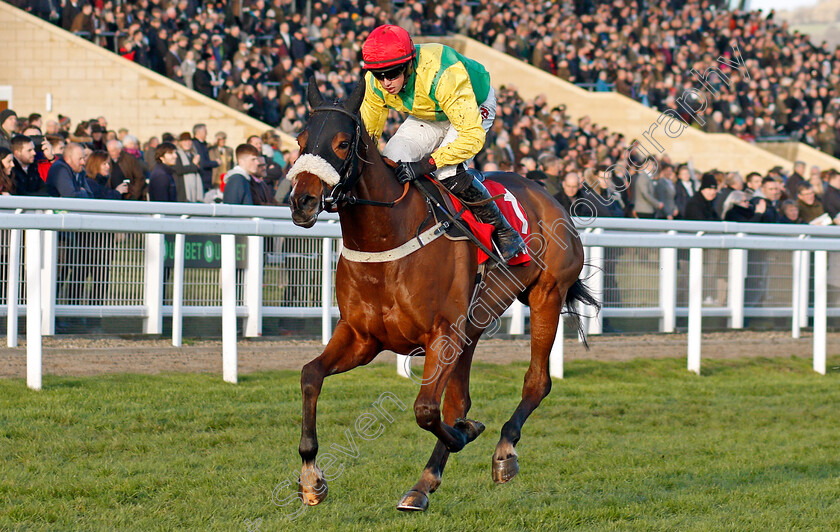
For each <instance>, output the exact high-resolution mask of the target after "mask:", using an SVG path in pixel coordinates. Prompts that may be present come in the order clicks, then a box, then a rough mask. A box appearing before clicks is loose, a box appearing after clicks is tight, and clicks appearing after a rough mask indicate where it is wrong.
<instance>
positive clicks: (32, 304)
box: [26, 229, 43, 390]
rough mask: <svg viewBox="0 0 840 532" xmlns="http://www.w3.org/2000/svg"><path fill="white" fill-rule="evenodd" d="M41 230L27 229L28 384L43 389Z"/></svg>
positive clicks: (34, 388) (35, 388)
mask: <svg viewBox="0 0 840 532" xmlns="http://www.w3.org/2000/svg"><path fill="white" fill-rule="evenodd" d="M42 362H43V360H42V350H41V231H40V230H39V229H27V230H26V385H27V386H28V387H29V388H31V389H33V390H40V389H41V375H42V366H41V364H42Z"/></svg>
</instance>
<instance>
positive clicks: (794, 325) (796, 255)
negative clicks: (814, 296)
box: [790, 250, 802, 338]
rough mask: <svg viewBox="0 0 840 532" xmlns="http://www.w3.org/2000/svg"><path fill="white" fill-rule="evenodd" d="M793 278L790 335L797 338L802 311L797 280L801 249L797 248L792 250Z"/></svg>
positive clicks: (800, 287)
mask: <svg viewBox="0 0 840 532" xmlns="http://www.w3.org/2000/svg"><path fill="white" fill-rule="evenodd" d="M792 266H793V279H792V285H793V286H792V290H791V292H792V294H791V296H792V297H791V320H790V322H791V337H792V338H799V336H800V329H801V325H800V324H799V314H800V313H801V312H802V307H801V306H800V305H801V304H802V299H801V298H800V297H799V291H800V290H801V289H802V283H801V282H800V281H799V278H800V272H799V270H800V268H802V251H800V250H797V251H794V252H793V264H792Z"/></svg>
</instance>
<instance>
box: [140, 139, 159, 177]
mask: <svg viewBox="0 0 840 532" xmlns="http://www.w3.org/2000/svg"><path fill="white" fill-rule="evenodd" d="M159 144H160V139H159V138H157V137H151V138H150V139H149V140H148V141H147V142H146V143H145V144H144V145H143V162H144V163H146V169H147V170H148V171H149V172H151V171H152V170H154V168H155V150H156V149H157V147H158V145H159Z"/></svg>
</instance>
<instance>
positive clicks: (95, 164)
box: [85, 150, 128, 200]
mask: <svg viewBox="0 0 840 532" xmlns="http://www.w3.org/2000/svg"><path fill="white" fill-rule="evenodd" d="M85 174H86V176H87V179H88V186H89V187H90V189H91V191H92V192H93V197H94V198H95V199H113V200H118V199H123V194H127V193H128V182H127V181H128V180H125V181H123V182H122V183H120V184H119V185H117V187H116V188H115V189H112V188H111V185H110V180H111V160H110V157H109V155H108V152H105V151H100V150H95V151H94V152H93V153H91V154H90V156H89V157H88V158H87V162H86V163H85Z"/></svg>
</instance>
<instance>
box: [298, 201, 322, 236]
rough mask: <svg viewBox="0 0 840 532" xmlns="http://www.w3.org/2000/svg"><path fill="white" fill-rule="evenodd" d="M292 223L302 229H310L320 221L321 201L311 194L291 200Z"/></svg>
mask: <svg viewBox="0 0 840 532" xmlns="http://www.w3.org/2000/svg"><path fill="white" fill-rule="evenodd" d="M291 204H292V222H294V224H295V225H299V226H300V227H304V228H307V229H308V228H310V227H312V226H313V225H315V222H316V221H318V214H319V213H320V211H321V201H320V199H319V198H318V197H316V196H313V195H311V194H303V195H301V196H294V197H292V198H291Z"/></svg>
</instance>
